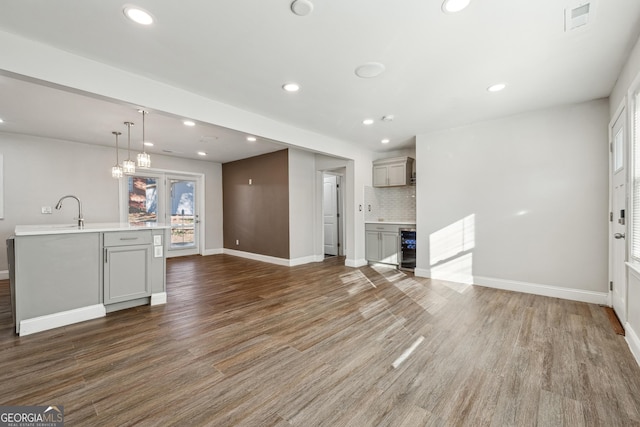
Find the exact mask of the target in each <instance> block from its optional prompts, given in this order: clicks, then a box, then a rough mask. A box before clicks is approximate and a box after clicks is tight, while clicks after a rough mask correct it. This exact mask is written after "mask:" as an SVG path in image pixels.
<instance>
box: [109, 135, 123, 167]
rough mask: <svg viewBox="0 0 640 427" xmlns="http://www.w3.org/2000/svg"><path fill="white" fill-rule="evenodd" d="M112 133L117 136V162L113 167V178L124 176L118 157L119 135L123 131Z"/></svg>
mask: <svg viewBox="0 0 640 427" xmlns="http://www.w3.org/2000/svg"><path fill="white" fill-rule="evenodd" d="M111 133H112V134H114V135H115V136H116V164H115V166H113V167H112V168H111V176H112V177H113V178H122V166H120V161H119V159H118V151H119V148H118V136H119V135H122V132H116V131H113V132H111Z"/></svg>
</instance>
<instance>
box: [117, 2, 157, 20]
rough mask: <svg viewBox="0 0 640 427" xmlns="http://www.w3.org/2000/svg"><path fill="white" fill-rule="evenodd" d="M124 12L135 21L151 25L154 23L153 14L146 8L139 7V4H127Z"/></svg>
mask: <svg viewBox="0 0 640 427" xmlns="http://www.w3.org/2000/svg"><path fill="white" fill-rule="evenodd" d="M122 11H123V12H124V16H126V17H127V18H129V19H131V20H132V21H133V22H135V23H137V24H140V25H151V24H153V21H154V19H153V16H151V14H150V13H149V12H147V11H146V10H144V9H141V8H139V7H138V6H133V5H126V6H125V7H124V9H123V10H122Z"/></svg>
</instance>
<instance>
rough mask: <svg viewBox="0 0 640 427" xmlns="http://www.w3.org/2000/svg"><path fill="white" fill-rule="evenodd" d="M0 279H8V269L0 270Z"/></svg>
mask: <svg viewBox="0 0 640 427" xmlns="http://www.w3.org/2000/svg"><path fill="white" fill-rule="evenodd" d="M0 280H9V270H0Z"/></svg>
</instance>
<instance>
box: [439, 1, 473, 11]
mask: <svg viewBox="0 0 640 427" xmlns="http://www.w3.org/2000/svg"><path fill="white" fill-rule="evenodd" d="M470 2H471V0H444V3H442V11H443V12H444V13H456V12H460V11H461V10H462V9H464V8H466V7H467V6H469V3H470Z"/></svg>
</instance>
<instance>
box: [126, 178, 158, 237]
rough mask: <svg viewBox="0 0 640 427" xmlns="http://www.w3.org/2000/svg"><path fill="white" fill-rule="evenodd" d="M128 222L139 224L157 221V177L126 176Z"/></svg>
mask: <svg viewBox="0 0 640 427" xmlns="http://www.w3.org/2000/svg"><path fill="white" fill-rule="evenodd" d="M127 180H128V184H129V185H128V187H129V197H128V199H127V200H128V202H129V203H128V207H129V208H128V220H129V224H135V225H141V224H144V223H157V222H158V179H157V178H150V177H145V176H128V177H127Z"/></svg>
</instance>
